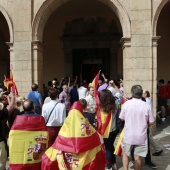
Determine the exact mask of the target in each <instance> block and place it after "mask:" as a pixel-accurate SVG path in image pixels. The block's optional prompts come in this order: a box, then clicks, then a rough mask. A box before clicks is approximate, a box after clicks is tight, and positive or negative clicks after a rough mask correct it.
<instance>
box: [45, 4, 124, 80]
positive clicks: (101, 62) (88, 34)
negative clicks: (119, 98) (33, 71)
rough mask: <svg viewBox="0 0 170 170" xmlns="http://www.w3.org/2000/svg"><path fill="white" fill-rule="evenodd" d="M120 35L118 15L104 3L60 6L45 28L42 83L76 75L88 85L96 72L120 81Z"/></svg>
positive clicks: (121, 65)
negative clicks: (87, 82)
mask: <svg viewBox="0 0 170 170" xmlns="http://www.w3.org/2000/svg"><path fill="white" fill-rule="evenodd" d="M83 2H84V3H83ZM75 9H76V10H75ZM87 11H88V12H87ZM122 36H123V35H122V29H121V25H120V22H119V20H118V18H117V16H116V15H115V14H114V12H113V11H112V10H111V9H110V8H109V7H107V6H106V5H104V4H103V3H101V2H99V1H81V2H80V1H69V2H68V3H66V4H63V5H62V6H60V7H59V8H57V9H56V11H55V12H54V13H53V14H52V15H51V16H50V18H49V20H48V21H47V23H46V26H45V29H44V37H43V41H44V70H46V71H45V72H44V80H45V79H46V80H45V81H46V82H47V81H48V79H47V78H50V79H53V78H54V77H57V78H61V77H67V76H79V80H81V79H87V80H88V81H89V82H90V81H92V79H93V78H94V75H95V74H96V72H98V70H99V69H101V71H102V72H104V73H105V75H106V77H107V78H113V79H119V78H122V76H123V62H122V60H123V55H122V50H121V46H120V44H119V41H120V39H121V37H122ZM57 70H60V72H59V71H58V72H57ZM50 79H49V80H50Z"/></svg>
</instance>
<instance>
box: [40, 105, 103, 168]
mask: <svg viewBox="0 0 170 170" xmlns="http://www.w3.org/2000/svg"><path fill="white" fill-rule="evenodd" d="M82 112H83V109H82V105H81V104H80V103H79V102H75V103H74V104H73V106H72V107H71V109H70V111H69V114H68V117H67V118H66V119H65V121H64V124H63V126H62V127H61V129H60V132H59V134H58V136H57V138H56V140H55V142H54V144H53V145H52V146H51V147H50V148H49V149H48V150H47V151H46V152H45V154H44V155H43V156H42V170H54V169H55V170H59V169H60V170H61V169H63V170H76V169H81V170H89V169H93V170H99V169H104V168H105V164H106V157H105V150H104V145H103V140H102V138H101V137H100V135H99V134H98V133H97V132H96V130H95V129H94V128H93V127H92V126H91V124H90V123H89V122H88V121H87V119H85V118H84V116H83V114H82Z"/></svg>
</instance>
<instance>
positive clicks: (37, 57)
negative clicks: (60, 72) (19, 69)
mask: <svg viewBox="0 0 170 170" xmlns="http://www.w3.org/2000/svg"><path fill="white" fill-rule="evenodd" d="M32 83H37V84H38V85H39V92H42V90H43V43H42V42H40V41H39V40H36V41H32Z"/></svg>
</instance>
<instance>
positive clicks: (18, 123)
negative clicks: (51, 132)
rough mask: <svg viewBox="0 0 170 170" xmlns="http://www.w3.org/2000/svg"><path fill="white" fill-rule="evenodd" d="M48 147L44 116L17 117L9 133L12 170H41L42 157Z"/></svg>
mask: <svg viewBox="0 0 170 170" xmlns="http://www.w3.org/2000/svg"><path fill="white" fill-rule="evenodd" d="M47 147H48V131H47V129H46V124H45V121H44V118H43V117H42V116H24V115H23V116H22V115H20V116H17V117H16V119H15V121H14V124H13V126H12V128H11V130H10V133H9V155H10V159H9V163H10V170H41V156H42V154H43V153H44V152H45V151H46V148H47Z"/></svg>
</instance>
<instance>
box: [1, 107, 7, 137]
mask: <svg viewBox="0 0 170 170" xmlns="http://www.w3.org/2000/svg"><path fill="white" fill-rule="evenodd" d="M7 118H8V110H7V109H3V110H0V140H2V139H3V138H4V133H3V127H2V121H3V120H4V119H7Z"/></svg>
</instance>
